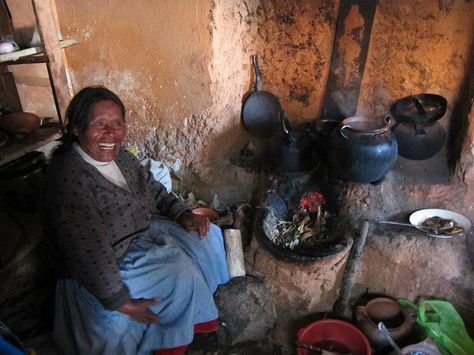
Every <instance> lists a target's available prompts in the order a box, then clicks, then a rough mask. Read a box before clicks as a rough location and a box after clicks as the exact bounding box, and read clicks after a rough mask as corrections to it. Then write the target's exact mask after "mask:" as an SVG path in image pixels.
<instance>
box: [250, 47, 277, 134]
mask: <svg viewBox="0 0 474 355" xmlns="http://www.w3.org/2000/svg"><path fill="white" fill-rule="evenodd" d="M252 64H253V68H254V71H255V91H254V92H253V93H252V94H250V95H249V96H247V98H246V99H245V101H244V104H243V106H242V124H243V126H244V128H245V129H246V130H247V131H248V132H249V133H250V134H251V135H253V136H255V137H259V138H270V137H273V136H275V135H276V134H277V133H279V132H280V131H281V123H280V114H281V105H280V101H279V100H278V98H277V97H276V96H275V95H273V94H272V93H271V92H268V91H264V90H262V87H263V77H262V73H261V72H260V68H259V66H258V57H257V55H253V56H252Z"/></svg>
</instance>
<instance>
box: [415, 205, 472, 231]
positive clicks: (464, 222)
mask: <svg viewBox="0 0 474 355" xmlns="http://www.w3.org/2000/svg"><path fill="white" fill-rule="evenodd" d="M435 216H438V217H441V218H445V219H452V220H453V221H455V222H456V224H457V225H458V226H459V227H462V228H464V232H463V233H459V234H454V235H453V234H452V235H445V234H431V233H426V234H428V235H429V236H431V237H435V238H452V237H454V236H455V235H463V234H464V233H466V232H467V231H468V230H469V229H471V226H472V224H471V221H470V220H469V219H467V218H466V217H464V216H463V215H462V214H460V213H457V212H453V211H450V210H442V209H438V208H427V209H424V210H419V211H416V212H413V213H412V214H411V215H410V218H409V220H410V223H411V224H413V225H414V226H418V225H421V224H422V223H423V222H424V221H425V220H426V219H428V218H430V217H435Z"/></svg>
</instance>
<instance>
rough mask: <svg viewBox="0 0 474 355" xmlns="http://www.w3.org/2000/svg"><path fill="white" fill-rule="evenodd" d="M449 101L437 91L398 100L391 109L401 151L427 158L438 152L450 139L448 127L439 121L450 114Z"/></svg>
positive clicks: (416, 157)
mask: <svg viewBox="0 0 474 355" xmlns="http://www.w3.org/2000/svg"><path fill="white" fill-rule="evenodd" d="M446 108H447V101H446V99H445V98H444V97H442V96H439V95H435V94H419V95H412V96H407V97H404V98H402V99H400V100H397V101H396V102H395V103H394V104H393V105H392V106H391V108H390V114H391V115H392V116H393V117H394V118H395V121H396V124H395V125H394V126H393V127H392V131H393V133H394V134H395V137H396V139H397V143H398V154H399V155H400V156H402V157H404V158H407V159H413V160H424V159H428V158H431V157H432V156H434V155H436V154H437V153H438V152H439V151H440V150H441V149H442V147H443V144H444V142H445V140H446V132H445V130H444V128H443V127H442V126H441V125H440V124H439V123H438V122H436V121H437V120H439V119H440V118H442V117H443V116H444V114H445V113H446Z"/></svg>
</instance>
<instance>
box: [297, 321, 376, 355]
mask: <svg viewBox="0 0 474 355" xmlns="http://www.w3.org/2000/svg"><path fill="white" fill-rule="evenodd" d="M297 337H298V340H299V341H301V342H303V343H306V344H309V345H314V346H317V347H320V348H322V349H324V350H327V351H333V352H341V353H351V354H353V355H371V353H372V350H371V348H370V344H369V341H368V340H367V338H366V337H365V335H364V334H363V333H362V332H361V331H360V330H359V329H357V328H356V327H355V326H353V325H352V324H350V323H348V322H345V321H342V320H338V319H322V320H318V321H316V322H313V323H311V324H310V325H308V326H306V327H305V328H302V329H300V330H299V331H298V335H297ZM311 353H312V352H311V351H309V350H306V349H304V348H301V347H298V348H297V354H298V355H310V354H311Z"/></svg>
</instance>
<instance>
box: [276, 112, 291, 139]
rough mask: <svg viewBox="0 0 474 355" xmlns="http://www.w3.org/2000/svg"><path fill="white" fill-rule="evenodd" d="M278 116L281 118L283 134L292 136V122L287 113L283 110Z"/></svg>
mask: <svg viewBox="0 0 474 355" xmlns="http://www.w3.org/2000/svg"><path fill="white" fill-rule="evenodd" d="M278 115H279V116H280V123H281V128H282V129H283V132H285V133H286V134H287V135H288V134H290V128H291V127H290V121H289V120H288V115H287V113H286V112H285V111H283V110H281V111H280V112H279V113H278Z"/></svg>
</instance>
